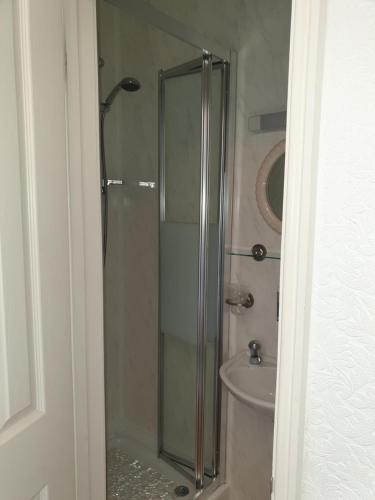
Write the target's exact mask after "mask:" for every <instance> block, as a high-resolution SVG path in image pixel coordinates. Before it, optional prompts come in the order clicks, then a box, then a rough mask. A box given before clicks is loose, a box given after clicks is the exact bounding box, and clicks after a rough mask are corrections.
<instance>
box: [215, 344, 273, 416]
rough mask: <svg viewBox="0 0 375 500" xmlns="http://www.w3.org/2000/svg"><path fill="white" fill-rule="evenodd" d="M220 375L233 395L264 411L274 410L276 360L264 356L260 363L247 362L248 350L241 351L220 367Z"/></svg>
mask: <svg viewBox="0 0 375 500" xmlns="http://www.w3.org/2000/svg"><path fill="white" fill-rule="evenodd" d="M220 377H221V380H222V381H223V383H224V385H225V386H226V387H227V388H228V389H229V391H230V392H231V393H232V394H233V396H234V397H236V398H237V399H239V400H240V401H242V402H243V403H245V404H246V405H248V406H251V407H253V408H259V409H261V410H263V411H265V412H266V413H269V414H273V413H274V411H275V388H276V362H275V360H274V359H273V358H268V357H265V358H263V362H262V363H261V364H260V365H251V364H250V363H249V351H248V350H246V351H241V352H240V353H238V354H237V355H236V356H234V357H233V358H231V359H229V360H228V361H226V362H225V363H224V364H223V365H222V367H221V368H220Z"/></svg>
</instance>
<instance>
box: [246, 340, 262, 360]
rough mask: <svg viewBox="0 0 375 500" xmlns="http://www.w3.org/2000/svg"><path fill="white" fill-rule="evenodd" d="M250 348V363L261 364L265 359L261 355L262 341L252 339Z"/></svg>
mask: <svg viewBox="0 0 375 500" xmlns="http://www.w3.org/2000/svg"><path fill="white" fill-rule="evenodd" d="M249 349H250V364H251V365H260V364H261V363H262V361H263V359H262V356H261V355H260V352H259V351H260V343H259V342H257V341H256V340H251V341H250V342H249Z"/></svg>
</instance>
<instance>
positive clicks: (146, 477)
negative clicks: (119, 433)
mask: <svg viewBox="0 0 375 500" xmlns="http://www.w3.org/2000/svg"><path fill="white" fill-rule="evenodd" d="M177 486H178V484H177V483H176V482H175V481H172V480H170V479H168V478H167V477H166V476H165V475H163V474H161V473H160V472H159V471H157V470H156V469H154V468H153V467H150V466H149V465H147V464H146V463H144V462H142V461H141V460H138V459H134V458H133V457H131V456H129V454H128V453H126V452H125V451H124V449H121V448H112V449H110V450H108V453H107V500H175V499H176V498H181V497H177V496H176V495H175V494H174V490H175V488H176V487H177ZM190 491H191V490H190ZM183 498H185V499H189V498H191V496H190V495H187V496H185V497H183Z"/></svg>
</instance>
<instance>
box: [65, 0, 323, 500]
mask: <svg viewBox="0 0 375 500" xmlns="http://www.w3.org/2000/svg"><path fill="white" fill-rule="evenodd" d="M325 7H326V1H324V0H292V22H291V41H290V61H289V90H288V126H287V139H286V141H287V148H286V150H287V153H286V170H285V190H284V191H285V195H284V196H285V202H284V207H285V208H284V220H283V236H282V258H281V284H280V290H281V302H280V322H279V351H278V361H279V362H278V375H277V393H276V414H275V436H274V455H273V477H274V478H275V479H274V481H273V499H274V500H299V498H300V482H301V481H300V479H301V462H302V460H301V458H302V453H303V444H304V400H305V392H306V365H307V357H308V337H309V322H310V303H311V281H312V279H311V278H312V266H311V261H310V252H311V247H312V243H313V230H314V219H315V192H316V188H315V185H316V168H315V167H316V158H317V151H318V146H319V144H318V127H319V118H320V96H321V67H322V55H323V43H324V27H325V17H326V12H325ZM64 16H65V23H66V52H67V87H68V96H67V111H68V119H69V127H68V131H67V134H68V139H69V159H70V168H69V191H70V220H71V258H72V271H71V274H72V276H71V278H72V297H73V298H72V310H73V320H72V321H73V325H72V329H73V349H74V381H75V412H76V448H77V461H76V469H77V484H78V487H77V498H79V499H80V500H104V499H105V402H104V343H103V333H104V331H103V273H102V249H101V222H100V221H101V200H100V175H99V172H100V154H99V126H98V116H99V105H98V102H99V101H98V69H97V68H98V54H97V27H96V2H95V0H65V11H64Z"/></svg>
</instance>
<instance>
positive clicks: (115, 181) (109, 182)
mask: <svg viewBox="0 0 375 500" xmlns="http://www.w3.org/2000/svg"><path fill="white" fill-rule="evenodd" d="M123 184H125V181H124V180H123V179H107V186H122V185H123Z"/></svg>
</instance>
